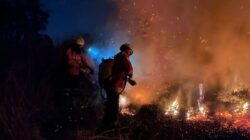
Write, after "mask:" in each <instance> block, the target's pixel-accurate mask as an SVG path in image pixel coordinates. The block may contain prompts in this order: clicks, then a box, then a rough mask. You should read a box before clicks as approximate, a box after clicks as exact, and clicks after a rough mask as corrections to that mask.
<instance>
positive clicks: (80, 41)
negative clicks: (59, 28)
mask: <svg viewBox="0 0 250 140" xmlns="http://www.w3.org/2000/svg"><path fill="white" fill-rule="evenodd" d="M73 43H74V44H75V45H77V46H78V47H79V48H82V47H83V46H84V44H85V40H84V38H83V37H81V36H76V37H74V38H73Z"/></svg>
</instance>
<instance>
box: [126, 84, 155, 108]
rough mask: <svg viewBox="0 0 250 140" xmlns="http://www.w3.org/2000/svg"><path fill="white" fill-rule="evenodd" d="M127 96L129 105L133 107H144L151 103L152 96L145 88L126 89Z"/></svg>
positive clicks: (139, 86)
mask: <svg viewBox="0 0 250 140" xmlns="http://www.w3.org/2000/svg"><path fill="white" fill-rule="evenodd" d="M127 93H128V94H127V96H128V98H129V99H130V101H131V103H133V104H135V105H145V104H150V103H152V101H153V99H154V98H153V95H152V93H153V92H151V90H150V89H149V88H147V87H146V86H145V87H144V86H141V85H137V86H135V87H133V88H131V89H128V91H127Z"/></svg>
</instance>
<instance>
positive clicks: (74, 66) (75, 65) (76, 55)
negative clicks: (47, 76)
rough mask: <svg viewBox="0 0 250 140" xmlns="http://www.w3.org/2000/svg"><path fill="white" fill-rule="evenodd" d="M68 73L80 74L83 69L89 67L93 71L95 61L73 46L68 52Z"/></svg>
mask: <svg viewBox="0 0 250 140" xmlns="http://www.w3.org/2000/svg"><path fill="white" fill-rule="evenodd" d="M66 65H67V68H66V73H67V74H69V75H75V76H76V75H79V74H80V72H81V69H86V68H87V69H89V70H90V71H93V67H94V66H93V63H92V62H91V60H90V59H89V58H88V57H87V55H85V54H83V53H82V52H77V51H74V50H73V49H72V48H69V49H68V50H67V52H66Z"/></svg>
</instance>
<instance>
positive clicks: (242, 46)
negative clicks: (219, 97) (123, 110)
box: [114, 0, 250, 106]
mask: <svg viewBox="0 0 250 140" xmlns="http://www.w3.org/2000/svg"><path fill="white" fill-rule="evenodd" d="M114 2H115V3H116V4H117V5H118V7H119V9H120V10H119V13H118V17H119V19H118V21H117V23H116V24H117V25H118V26H119V27H120V28H121V27H122V31H125V34H126V35H127V37H128V38H130V42H131V43H132V44H133V47H134V49H135V51H134V54H135V56H136V60H135V61H136V62H135V65H134V67H135V72H134V75H135V79H136V80H137V81H138V86H137V87H135V88H130V87H129V89H128V93H129V94H132V95H130V97H131V98H133V96H136V97H137V96H139V95H140V97H142V98H145V100H143V101H148V103H150V102H152V101H154V99H156V98H157V96H159V94H160V93H159V90H161V89H164V88H166V85H170V84H171V83H175V84H178V85H179V87H178V90H176V93H175V94H176V95H177V92H182V93H181V95H180V96H185V98H184V97H182V98H184V99H183V100H187V102H188V103H187V104H189V105H190V106H191V102H192V101H191V100H192V98H193V96H198V95H196V94H198V88H199V87H198V86H199V83H203V84H204V85H205V86H204V87H205V90H206V91H210V92H212V91H213V90H214V89H216V88H217V87H220V89H227V88H232V89H233V88H240V87H243V86H244V87H248V86H249V84H250V75H249V69H250V63H249V62H250V55H249V52H250V46H249V44H250V10H249V9H250V2H249V1H248V0H240V1H236V0H220V1H218V0H119V1H114ZM114 36H116V37H119V34H117V35H116V33H114ZM142 87H143V88H145V89H146V90H145V91H143V92H140V93H139V92H136V90H137V88H138V90H139V91H141V88H142ZM189 87H190V88H192V89H190V88H189ZM132 91H133V92H132ZM137 94H139V95H137ZM178 94H179V93H178ZM213 94H214V93H213ZM205 96H210V95H205ZM211 97H214V96H212V94H211ZM208 98H209V97H208ZM211 100H212V99H211ZM135 102H136V101H135Z"/></svg>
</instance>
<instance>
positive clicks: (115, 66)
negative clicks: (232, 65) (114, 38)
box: [97, 43, 136, 133]
mask: <svg viewBox="0 0 250 140" xmlns="http://www.w3.org/2000/svg"><path fill="white" fill-rule="evenodd" d="M132 54H133V50H132V48H131V46H130V44H128V43H125V44H123V45H121V47H120V52H119V53H118V54H116V55H115V56H114V59H106V60H103V61H102V63H101V64H100V66H99V83H100V85H101V87H102V88H104V89H105V91H106V94H107V100H106V105H105V112H104V116H103V120H102V123H101V125H100V127H99V128H98V129H97V133H101V132H103V131H105V130H110V129H113V128H115V127H116V121H117V116H118V113H119V95H120V94H121V93H122V92H123V91H124V89H125V86H126V83H127V81H128V82H129V83H130V84H131V85H132V86H134V85H136V82H135V81H134V80H132V76H133V67H132V64H131V62H130V60H129V57H130V56H131V55H132Z"/></svg>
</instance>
